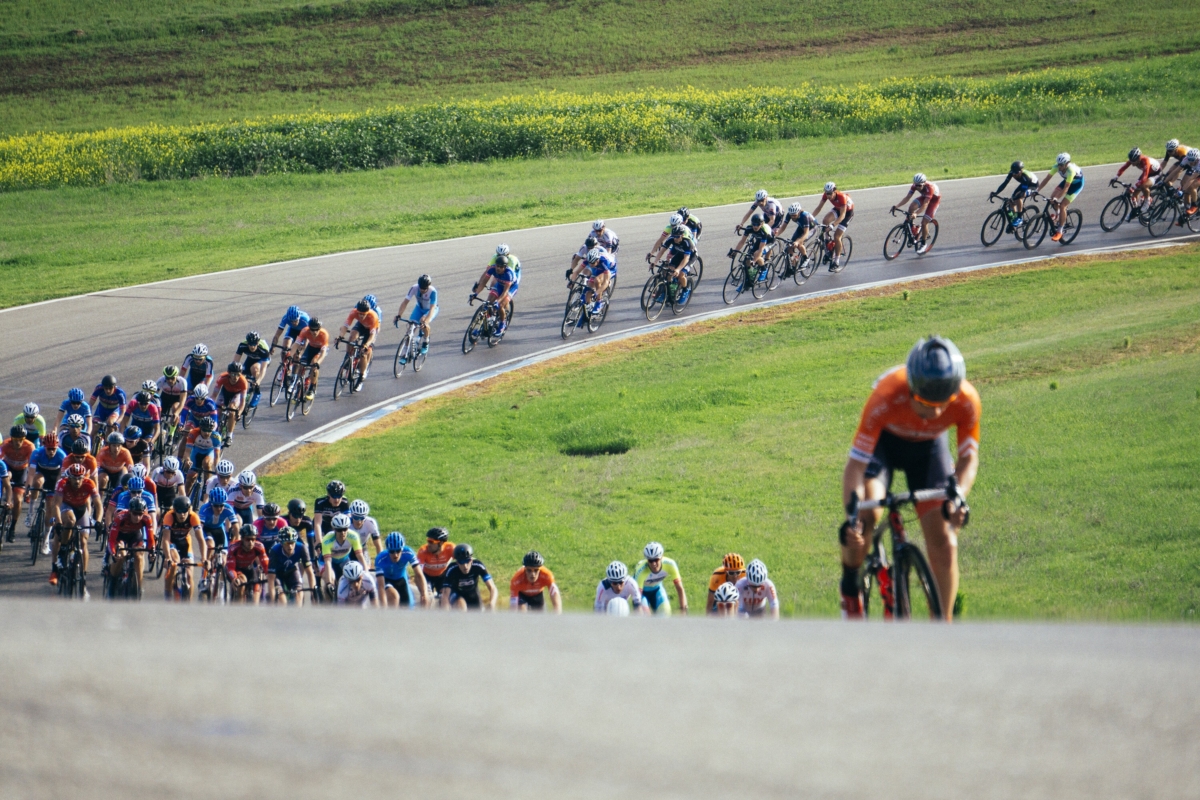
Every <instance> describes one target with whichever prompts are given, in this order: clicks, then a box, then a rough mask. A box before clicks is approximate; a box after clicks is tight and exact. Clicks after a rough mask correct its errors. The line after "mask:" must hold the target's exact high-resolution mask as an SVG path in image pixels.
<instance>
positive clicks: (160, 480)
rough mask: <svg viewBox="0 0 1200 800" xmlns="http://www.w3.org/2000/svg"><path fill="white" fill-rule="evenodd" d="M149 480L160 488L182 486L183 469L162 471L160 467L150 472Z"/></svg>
mask: <svg viewBox="0 0 1200 800" xmlns="http://www.w3.org/2000/svg"><path fill="white" fill-rule="evenodd" d="M150 482H151V483H153V484H154V485H155V486H157V487H159V488H160V489H172V488H178V487H180V486H183V470H181V469H177V470H175V471H174V472H164V471H163V468H162V467H159V468H158V469H156V470H154V472H152V473H150Z"/></svg>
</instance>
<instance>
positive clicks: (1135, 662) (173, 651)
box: [0, 600, 1200, 800]
mask: <svg viewBox="0 0 1200 800" xmlns="http://www.w3.org/2000/svg"><path fill="white" fill-rule="evenodd" d="M68 608H69V609H70V611H69V613H67V609H68ZM0 630H3V631H4V647H3V648H2V649H0V670H2V671H3V675H4V680H3V687H4V688H3V691H0V719H3V720H4V724H3V725H0V753H3V756H2V757H0V796H3V797H5V798H11V799H12V800H19V799H23V798H62V797H89V798H117V797H121V798H127V797H151V796H154V797H206V798H212V797H230V798H242V797H254V798H260V797H295V798H309V797H312V798H327V797H372V796H374V797H379V796H382V797H396V796H399V797H418V796H420V797H430V798H442V797H446V798H459V797H494V798H510V797H554V798H574V797H579V798H589V799H590V798H596V797H641V796H650V797H663V798H708V797H764V798H765V797H771V798H774V797H779V798H796V797H812V798H847V799H848V800H849V799H850V798H855V799H857V798H865V797H876V798H889V797H894V798H900V799H904V798H919V799H920V800H940V799H941V798H945V799H946V800H959V799H960V798H974V799H975V800H989V799H991V798H995V800H1011V798H1028V799H1029V800H1036V799H1037V798H1054V799H1055V800H1059V799H1060V798H1086V799H1087V800H1098V799H1103V798H1162V799H1163V800H1180V798H1195V797H1200V699H1198V696H1197V693H1196V691H1195V683H1196V678H1197V671H1198V670H1197V664H1200V630H1198V629H1196V628H1195V627H1161V626H1145V627H1132V626H1128V627H1125V626H1110V627H1102V626H1073V625H1054V626H1051V625H1000V624H994V625H980V624H976V625H956V626H931V625H920V624H914V625H884V624H878V623H876V624H868V625H850V624H840V623H836V622H813V621H784V622H781V623H750V622H744V621H738V620H700V619H678V618H676V619H673V620H671V621H669V622H668V621H662V620H653V619H634V618H629V619H623V620H622V619H616V618H611V617H593V616H591V615H586V614H574V615H566V616H563V617H558V618H551V619H545V618H540V617H532V616H529V615H517V614H503V615H489V616H481V615H458V614H455V615H447V614H441V613H417V614H405V613H399V612H398V613H385V612H378V611H358V610H348V609H329V608H325V609H274V610H267V609H247V608H237V607H225V608H206V607H195V606H193V607H180V606H165V605H162V604H156V605H148V604H142V605H140V606H128V605H111V604H99V603H93V604H91V605H88V606H83V605H78V604H75V605H71V606H65V605H61V604H52V603H44V602H43V603H38V602H31V601H12V600H8V601H4V602H2V603H0Z"/></svg>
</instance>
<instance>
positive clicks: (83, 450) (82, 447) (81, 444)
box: [71, 439, 88, 456]
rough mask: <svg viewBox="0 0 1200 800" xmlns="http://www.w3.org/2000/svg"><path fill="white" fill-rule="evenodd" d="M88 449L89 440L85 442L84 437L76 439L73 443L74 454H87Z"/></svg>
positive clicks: (72, 450) (72, 451)
mask: <svg viewBox="0 0 1200 800" xmlns="http://www.w3.org/2000/svg"><path fill="white" fill-rule="evenodd" d="M87 451H88V446H87V442H85V441H84V440H83V439H76V440H75V441H74V442H72V443H71V453H72V455H77V456H82V455H87Z"/></svg>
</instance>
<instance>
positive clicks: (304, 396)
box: [300, 379, 317, 417]
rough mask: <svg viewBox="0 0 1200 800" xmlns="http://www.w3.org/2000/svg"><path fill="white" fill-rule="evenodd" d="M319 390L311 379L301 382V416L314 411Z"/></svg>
mask: <svg viewBox="0 0 1200 800" xmlns="http://www.w3.org/2000/svg"><path fill="white" fill-rule="evenodd" d="M316 396H317V392H316V390H315V389H313V385H312V382H311V381H310V380H307V379H306V380H304V381H303V382H302V383H301V384H300V416H302V417H307V416H308V412H310V411H312V406H313V400H315V399H316Z"/></svg>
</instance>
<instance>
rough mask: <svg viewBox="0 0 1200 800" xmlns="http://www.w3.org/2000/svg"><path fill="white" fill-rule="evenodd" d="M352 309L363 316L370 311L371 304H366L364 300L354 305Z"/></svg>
mask: <svg viewBox="0 0 1200 800" xmlns="http://www.w3.org/2000/svg"><path fill="white" fill-rule="evenodd" d="M354 307H355V308H356V309H357V310H358V313H360V314H365V313H367V312H368V311H370V310H371V304H370V303H368V302H367V301H366V300H359V301H358V302H357V303H355V304H354Z"/></svg>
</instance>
